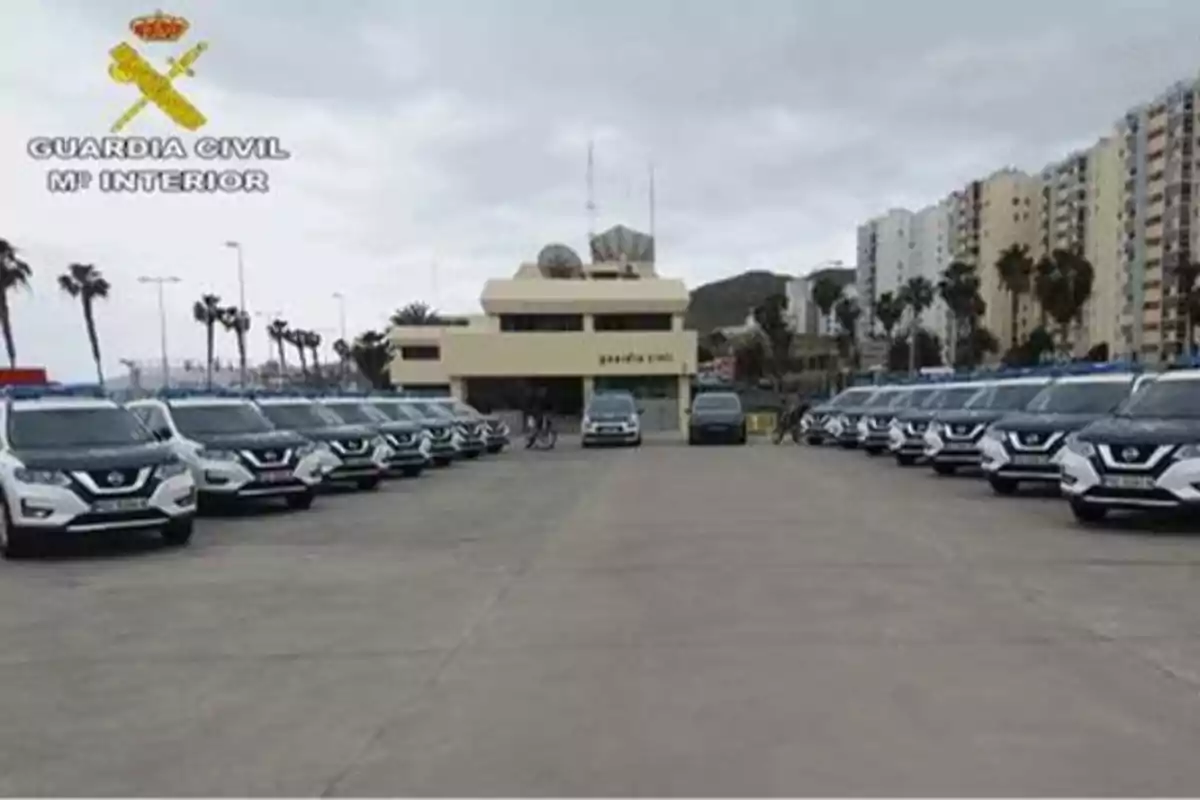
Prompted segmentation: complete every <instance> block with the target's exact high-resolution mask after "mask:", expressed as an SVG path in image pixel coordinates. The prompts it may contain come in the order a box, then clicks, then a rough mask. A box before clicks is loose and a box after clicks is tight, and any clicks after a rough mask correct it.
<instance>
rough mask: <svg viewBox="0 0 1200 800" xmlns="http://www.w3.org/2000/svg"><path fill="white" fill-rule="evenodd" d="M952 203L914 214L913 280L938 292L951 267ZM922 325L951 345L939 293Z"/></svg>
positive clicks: (925, 315)
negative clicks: (925, 284) (926, 282)
mask: <svg viewBox="0 0 1200 800" xmlns="http://www.w3.org/2000/svg"><path fill="white" fill-rule="evenodd" d="M950 225H951V216H950V202H949V201H948V200H943V201H942V202H940V203H935V204H934V205H931V206H926V207H925V208H923V209H921V210H920V211H918V212H916V213H915V214H914V215H913V219H912V227H911V236H910V240H909V263H908V271H909V277H910V278H911V277H915V276H920V277H923V278H925V279H926V280H928V281H929V282H930V283H931V284H933V286H934V288H935V289H936V287H937V285H938V281H940V280H941V278H942V273H943V272H945V270H946V267H947V266H949V265H950V261H951V257H950V246H949V243H950ZM921 324H922V325H924V326H925V327H926V328H927V329H929V330H930V331H932V332H934V333H936V334H937V335H938V336H939V337H940V338H941V340H942V343H943V345H946V346H948V345H949V342H950V336H949V334H950V328H949V326H950V314H949V310H948V309H947V308H946V304H945V303H944V302H942V299H941V297H940V296H938V295H937V294H935V295H934V300H933V305H932V306H930V307H929V308H928V309H927V310H926V311H925V313H924V314H923V315H922V320H921Z"/></svg>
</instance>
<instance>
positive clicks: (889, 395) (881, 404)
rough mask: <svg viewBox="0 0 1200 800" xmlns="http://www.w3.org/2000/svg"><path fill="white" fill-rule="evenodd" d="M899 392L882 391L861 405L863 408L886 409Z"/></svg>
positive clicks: (893, 390)
mask: <svg viewBox="0 0 1200 800" xmlns="http://www.w3.org/2000/svg"><path fill="white" fill-rule="evenodd" d="M899 394H900V392H897V391H896V390H895V389H884V390H883V391H880V392H876V393H875V394H873V395H871V399H870V400H868V401H867V402H866V403H864V404H863V408H887V407H888V406H890V405H891V404H892V401H893V400H895V399H896V396H897V395H899Z"/></svg>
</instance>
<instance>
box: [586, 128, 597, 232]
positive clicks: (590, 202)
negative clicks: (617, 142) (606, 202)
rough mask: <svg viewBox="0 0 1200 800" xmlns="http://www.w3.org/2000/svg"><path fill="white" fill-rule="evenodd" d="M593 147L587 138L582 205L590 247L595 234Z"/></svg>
mask: <svg viewBox="0 0 1200 800" xmlns="http://www.w3.org/2000/svg"><path fill="white" fill-rule="evenodd" d="M594 149H595V148H594V143H593V142H592V141H591V140H589V141H588V149H587V203H586V204H585V205H584V208H585V209H587V215H588V247H591V244H592V238H593V237H595V235H596V161H595V156H594V152H593V151H594Z"/></svg>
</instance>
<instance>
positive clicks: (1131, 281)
mask: <svg viewBox="0 0 1200 800" xmlns="http://www.w3.org/2000/svg"><path fill="white" fill-rule="evenodd" d="M1196 94H1197V81H1194V80H1192V81H1186V82H1180V83H1177V84H1175V85H1174V86H1172V87H1170V89H1168V90H1167V91H1166V92H1165V93H1163V94H1162V95H1160V96H1159V97H1157V98H1155V99H1154V100H1152V101H1151V102H1149V103H1147V104H1145V105H1142V106H1139V107H1136V108H1134V109H1131V110H1130V111H1129V112H1127V113H1126V114H1125V117H1124V118H1123V119H1122V120H1121V121H1120V122H1118V123H1117V131H1116V138H1117V144H1118V158H1119V159H1120V162H1121V177H1122V178H1123V183H1122V185H1121V201H1122V202H1121V207H1120V211H1119V215H1120V224H1121V247H1122V249H1121V266H1122V269H1121V283H1122V294H1121V300H1122V304H1121V309H1120V323H1119V324H1120V344H1121V348H1120V349H1121V352H1122V353H1123V354H1126V355H1129V356H1131V357H1133V358H1136V359H1138V360H1140V361H1145V362H1150V363H1157V362H1160V361H1163V360H1166V359H1170V358H1172V357H1174V356H1175V355H1176V354H1178V353H1180V352H1182V350H1183V343H1184V342H1185V341H1186V331H1185V327H1186V321H1185V314H1184V313H1183V310H1182V308H1181V307H1180V303H1179V301H1180V296H1179V293H1178V291H1177V289H1178V287H1177V286H1176V285H1175V283H1176V275H1175V268H1176V266H1177V265H1178V264H1179V263H1181V262H1184V261H1189V260H1191V259H1192V258H1194V255H1193V254H1194V253H1195V252H1196V250H1197V247H1196V242H1195V240H1194V237H1195V236H1196V231H1195V228H1196V227H1197V226H1195V225H1193V224H1192V219H1193V217H1195V216H1196V200H1195V192H1194V190H1193V187H1192V180H1193V174H1194V171H1195V161H1196V139H1195V129H1196V106H1197V103H1196Z"/></svg>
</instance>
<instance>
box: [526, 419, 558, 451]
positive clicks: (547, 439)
mask: <svg viewBox="0 0 1200 800" xmlns="http://www.w3.org/2000/svg"><path fill="white" fill-rule="evenodd" d="M527 422H528V425H527V429H528V431H529V432H528V433H527V434H526V436H525V449H526V450H553V449H554V445H555V444H556V443H557V442H558V431H556V430H554V423H553V421H552V420H551V419H550V415H549V414H546V415H545V416H543V417H542V419H541V421H540V423H539V422H538V421H537V420H535V419H534V418H533V417H530V418H529V419H528V420H527Z"/></svg>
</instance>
